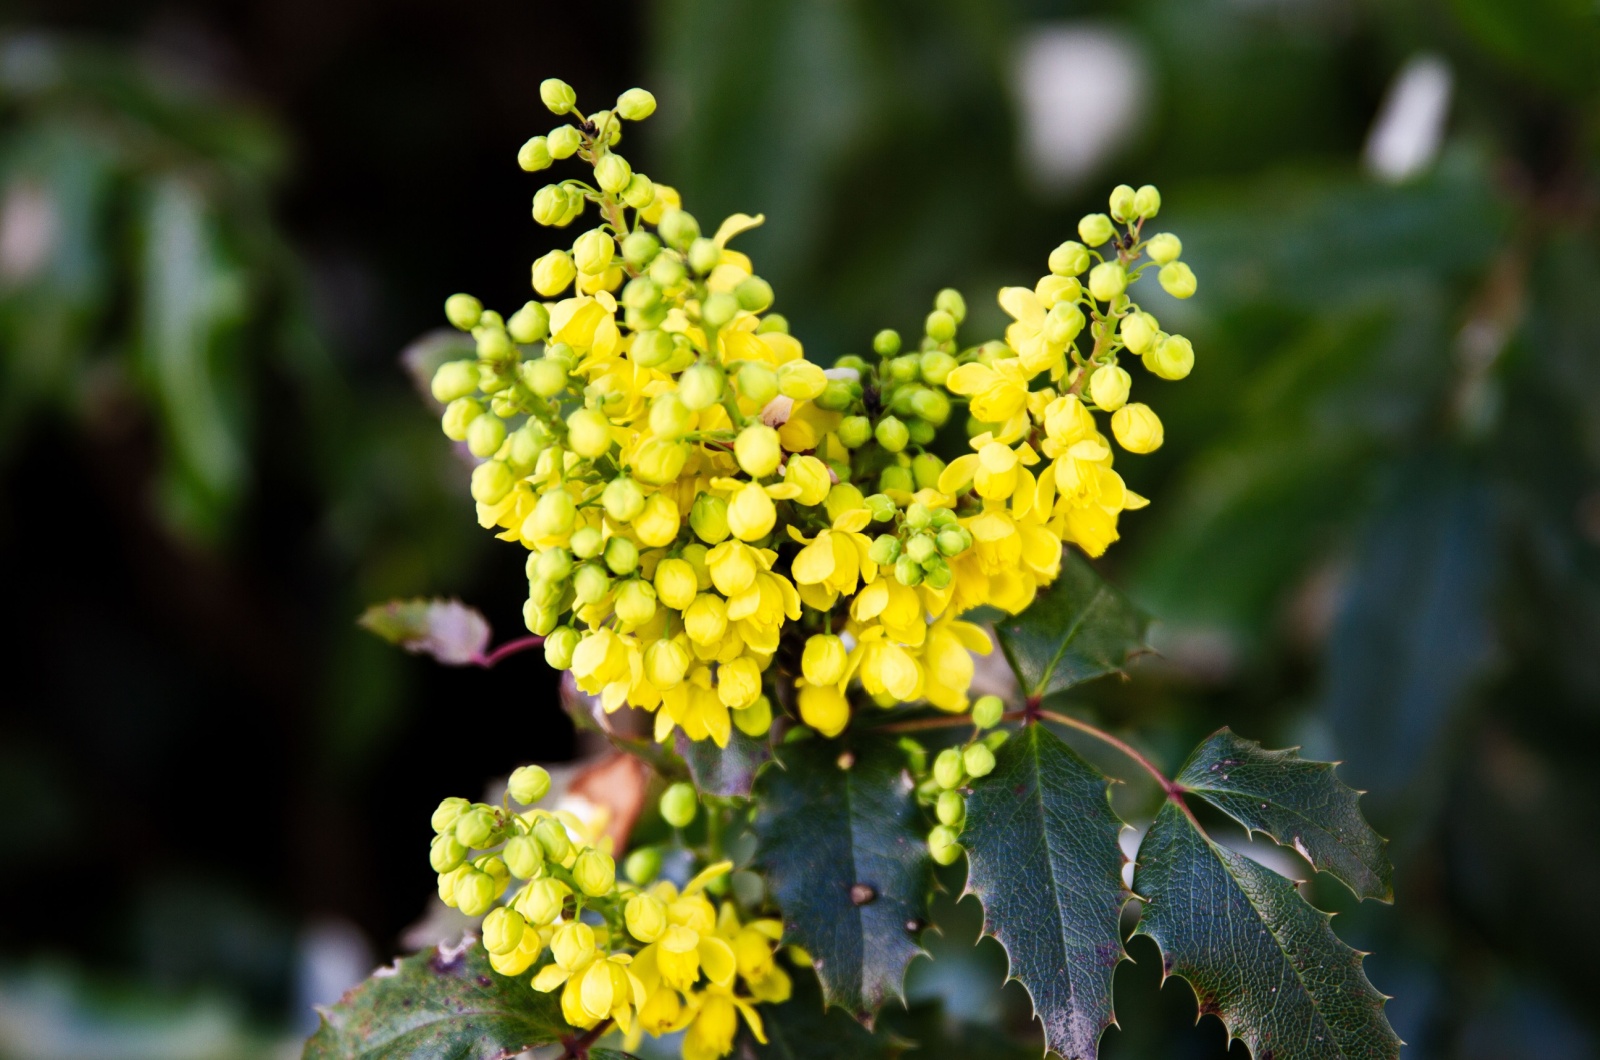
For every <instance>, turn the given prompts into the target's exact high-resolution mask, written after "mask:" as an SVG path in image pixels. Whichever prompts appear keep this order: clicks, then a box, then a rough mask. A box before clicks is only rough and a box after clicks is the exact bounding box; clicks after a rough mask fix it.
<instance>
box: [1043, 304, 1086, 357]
mask: <svg viewBox="0 0 1600 1060" xmlns="http://www.w3.org/2000/svg"><path fill="white" fill-rule="evenodd" d="M1085 323H1086V321H1085V320H1084V318H1083V310H1081V309H1079V308H1078V307H1077V306H1076V305H1073V304H1072V303H1071V302H1057V303H1056V304H1055V305H1053V306H1051V307H1050V312H1049V313H1047V314H1045V318H1044V337H1045V340H1046V341H1048V342H1050V343H1052V344H1054V345H1056V346H1065V345H1066V344H1067V343H1069V342H1071V341H1072V340H1073V339H1075V338H1077V337H1078V333H1079V332H1080V331H1082V330H1083V325H1084V324H1085Z"/></svg>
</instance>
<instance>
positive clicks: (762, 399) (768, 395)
mask: <svg viewBox="0 0 1600 1060" xmlns="http://www.w3.org/2000/svg"><path fill="white" fill-rule="evenodd" d="M738 384H739V393H740V394H741V395H743V396H744V397H746V398H749V399H750V400H751V401H752V402H754V403H755V404H756V405H757V406H759V407H762V408H765V407H766V404H767V402H769V401H771V400H772V399H773V398H775V397H777V396H778V373H777V372H775V371H773V370H772V367H771V366H770V365H766V364H762V363H761V362H760V361H749V362H747V363H746V364H745V365H744V366H743V367H742V368H740V369H739V375H738Z"/></svg>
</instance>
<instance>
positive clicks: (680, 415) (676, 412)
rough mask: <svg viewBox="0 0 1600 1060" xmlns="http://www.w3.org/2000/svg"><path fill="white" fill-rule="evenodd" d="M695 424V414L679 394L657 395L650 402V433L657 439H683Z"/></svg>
mask: <svg viewBox="0 0 1600 1060" xmlns="http://www.w3.org/2000/svg"><path fill="white" fill-rule="evenodd" d="M656 334H658V335H659V334H661V333H660V332H656ZM693 422H694V413H693V412H692V411H690V409H689V407H688V406H687V405H685V404H684V403H683V401H682V399H680V398H679V397H678V395H677V394H674V393H670V392H669V393H665V394H657V395H656V397H655V400H653V401H652V402H650V433H651V434H653V435H655V436H656V437H657V438H664V439H667V440H669V441H670V440H672V439H675V438H682V437H683V436H684V435H685V434H688V433H689V428H690V426H691V425H692V424H693Z"/></svg>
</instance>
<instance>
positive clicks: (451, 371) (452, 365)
mask: <svg viewBox="0 0 1600 1060" xmlns="http://www.w3.org/2000/svg"><path fill="white" fill-rule="evenodd" d="M429 389H431V390H432V391H433V399H434V400H435V401H437V402H439V404H441V405H448V404H450V402H452V401H454V400H455V399H456V398H464V397H470V396H472V395H473V394H475V393H476V392H477V390H478V362H477V361H446V362H445V363H444V364H441V365H440V366H439V367H438V370H436V371H435V372H434V373H433V383H432V385H431V386H430V388H429Z"/></svg>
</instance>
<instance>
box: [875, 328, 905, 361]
mask: <svg viewBox="0 0 1600 1060" xmlns="http://www.w3.org/2000/svg"><path fill="white" fill-rule="evenodd" d="M872 349H873V352H874V353H876V354H878V355H879V356H881V357H893V356H894V355H895V354H897V353H899V352H900V333H899V332H898V331H895V330H894V329H892V328H884V329H883V330H882V331H880V332H878V333H877V334H876V335H874V336H872Z"/></svg>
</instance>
